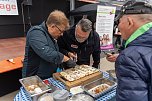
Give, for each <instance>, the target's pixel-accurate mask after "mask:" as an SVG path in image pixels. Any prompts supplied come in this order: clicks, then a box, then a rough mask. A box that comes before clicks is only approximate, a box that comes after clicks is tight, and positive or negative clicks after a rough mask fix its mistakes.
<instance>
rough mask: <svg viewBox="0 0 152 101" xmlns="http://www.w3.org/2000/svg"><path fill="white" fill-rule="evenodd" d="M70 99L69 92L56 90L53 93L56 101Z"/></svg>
mask: <svg viewBox="0 0 152 101" xmlns="http://www.w3.org/2000/svg"><path fill="white" fill-rule="evenodd" d="M68 97H69V92H68V91H67V90H64V89H62V90H56V91H54V92H53V99H54V101H66V100H67V99H68Z"/></svg>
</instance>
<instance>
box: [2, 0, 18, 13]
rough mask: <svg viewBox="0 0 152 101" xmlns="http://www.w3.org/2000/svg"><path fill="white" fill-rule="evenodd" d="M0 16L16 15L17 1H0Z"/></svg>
mask: <svg viewBox="0 0 152 101" xmlns="http://www.w3.org/2000/svg"><path fill="white" fill-rule="evenodd" d="M0 15H18V8H17V0H0Z"/></svg>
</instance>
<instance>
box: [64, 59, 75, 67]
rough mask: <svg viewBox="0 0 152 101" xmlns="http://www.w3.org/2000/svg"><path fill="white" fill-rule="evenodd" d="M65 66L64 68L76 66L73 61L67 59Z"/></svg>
mask: <svg viewBox="0 0 152 101" xmlns="http://www.w3.org/2000/svg"><path fill="white" fill-rule="evenodd" d="M65 64H66V66H68V67H75V66H76V65H77V64H76V63H75V62H74V61H73V60H71V59H69V60H68V61H66V62H65Z"/></svg>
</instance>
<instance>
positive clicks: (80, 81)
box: [53, 72, 102, 90]
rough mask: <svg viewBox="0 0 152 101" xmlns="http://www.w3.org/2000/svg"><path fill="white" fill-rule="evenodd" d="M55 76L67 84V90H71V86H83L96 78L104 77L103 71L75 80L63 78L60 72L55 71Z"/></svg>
mask: <svg viewBox="0 0 152 101" xmlns="http://www.w3.org/2000/svg"><path fill="white" fill-rule="evenodd" d="M53 78H54V79H57V80H59V81H61V82H62V83H63V84H65V86H66V88H67V90H70V88H72V87H75V86H80V85H81V86H83V85H85V84H87V83H89V82H92V81H94V80H96V79H99V78H102V73H101V72H96V73H93V74H91V75H88V76H85V77H83V78H80V79H78V80H75V81H68V80H66V79H65V78H63V77H62V76H61V75H60V73H54V74H53Z"/></svg>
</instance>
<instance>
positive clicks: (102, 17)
mask: <svg viewBox="0 0 152 101" xmlns="http://www.w3.org/2000/svg"><path fill="white" fill-rule="evenodd" d="M115 12H116V7H109V6H101V5H98V7H97V17H96V31H97V33H98V34H99V36H100V49H101V50H110V49H113V48H114V47H113V26H114V17H115Z"/></svg>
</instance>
